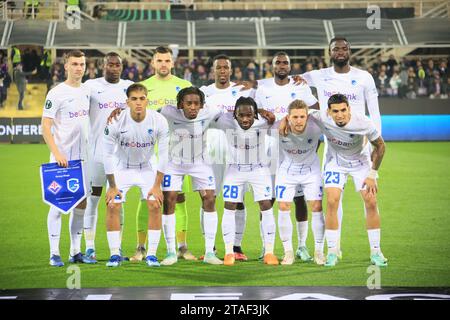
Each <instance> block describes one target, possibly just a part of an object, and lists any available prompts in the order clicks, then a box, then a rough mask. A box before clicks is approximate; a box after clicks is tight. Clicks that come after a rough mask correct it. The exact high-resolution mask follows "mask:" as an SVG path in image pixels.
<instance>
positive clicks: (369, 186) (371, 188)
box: [363, 178, 378, 197]
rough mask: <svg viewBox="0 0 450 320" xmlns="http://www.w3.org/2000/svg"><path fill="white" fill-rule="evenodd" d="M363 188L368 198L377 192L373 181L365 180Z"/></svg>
mask: <svg viewBox="0 0 450 320" xmlns="http://www.w3.org/2000/svg"><path fill="white" fill-rule="evenodd" d="M363 188H365V190H366V191H367V195H368V196H369V197H370V196H375V195H376V194H377V192H378V188H377V181H376V180H375V179H371V178H366V179H365V180H364V183H363Z"/></svg>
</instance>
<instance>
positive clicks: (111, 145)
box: [103, 108, 169, 174]
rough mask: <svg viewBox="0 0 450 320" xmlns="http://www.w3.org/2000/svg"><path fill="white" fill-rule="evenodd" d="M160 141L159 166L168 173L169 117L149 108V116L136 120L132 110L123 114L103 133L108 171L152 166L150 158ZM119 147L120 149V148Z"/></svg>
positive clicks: (106, 171)
mask: <svg viewBox="0 0 450 320" xmlns="http://www.w3.org/2000/svg"><path fill="white" fill-rule="evenodd" d="M156 143H158V157H159V161H158V167H157V168H155V169H156V170H158V171H160V172H162V173H164V172H165V169H166V165H167V150H168V143H169V127H168V124H167V121H166V119H165V118H164V117H163V116H162V115H160V114H159V113H158V112H156V111H153V110H149V109H147V111H146V115H145V119H144V120H142V121H141V122H136V121H135V120H133V118H132V117H131V109H130V108H127V109H125V110H124V111H123V112H121V113H120V115H119V117H118V119H117V120H113V123H112V124H110V125H108V126H106V128H105V130H104V133H103V162H104V165H105V173H106V174H112V173H114V170H115V169H116V163H115V162H116V161H117V160H116V159H118V163H117V170H121V169H142V168H147V167H151V164H150V158H151V157H152V156H153V155H154V153H155V151H154V148H155V144H156ZM116 149H117V151H116Z"/></svg>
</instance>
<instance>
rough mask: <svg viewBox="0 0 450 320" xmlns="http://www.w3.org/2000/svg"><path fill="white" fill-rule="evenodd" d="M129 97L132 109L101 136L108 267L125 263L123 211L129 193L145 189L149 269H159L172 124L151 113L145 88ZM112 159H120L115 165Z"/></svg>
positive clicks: (137, 86) (134, 90)
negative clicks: (153, 161) (122, 252)
mask: <svg viewBox="0 0 450 320" xmlns="http://www.w3.org/2000/svg"><path fill="white" fill-rule="evenodd" d="M127 97H128V98H127V105H128V107H129V108H127V109H126V110H124V111H123V112H122V113H121V114H120V116H119V117H118V119H117V120H115V121H113V122H112V124H110V125H108V126H107V127H106V128H105V131H104V136H103V148H104V150H103V160H104V165H105V173H106V177H107V179H108V185H109V186H108V190H107V192H106V204H107V209H106V228H107V237H108V244H109V249H110V251H111V258H110V259H109V261H108V262H107V263H106V265H107V266H108V267H117V266H119V265H120V263H121V261H122V259H121V257H120V247H121V235H120V210H121V206H122V202H125V196H126V194H127V192H128V190H129V189H130V188H131V187H133V186H137V187H139V188H140V190H141V199H147V206H148V211H149V219H148V251H147V258H146V261H147V265H148V266H150V267H158V266H159V262H158V259H157V258H156V250H157V249H158V244H159V239H160V237H161V206H162V204H163V194H162V191H161V183H162V180H163V177H164V172H165V167H166V163H167V152H168V151H167V149H168V140H169V130H168V124H167V121H166V119H165V118H164V117H163V116H162V115H160V114H159V113H158V112H156V111H153V110H147V104H148V99H147V89H146V88H145V87H144V86H143V85H141V84H132V85H131V86H129V87H128V89H127ZM156 143H157V144H158V148H159V162H158V168H157V170H156V168H152V165H151V162H150V158H151V157H152V155H153V154H154V148H155V144H156ZM115 150H116V151H115ZM115 152H116V154H115V155H114V153H115ZM114 159H118V163H117V164H116V162H115V161H114Z"/></svg>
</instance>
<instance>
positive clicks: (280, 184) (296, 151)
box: [274, 100, 325, 265]
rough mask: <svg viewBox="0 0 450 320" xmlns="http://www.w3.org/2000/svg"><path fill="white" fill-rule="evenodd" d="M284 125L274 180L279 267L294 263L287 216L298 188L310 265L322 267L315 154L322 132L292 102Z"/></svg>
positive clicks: (321, 223) (302, 106)
mask: <svg viewBox="0 0 450 320" xmlns="http://www.w3.org/2000/svg"><path fill="white" fill-rule="evenodd" d="M287 121H288V122H289V126H290V128H291V130H290V133H289V134H288V135H287V136H286V137H283V136H280V137H279V138H280V139H279V149H280V153H281V154H282V160H281V163H280V165H279V166H278V170H277V174H276V180H275V194H276V199H277V202H278V205H279V213H278V230H279V233H280V238H281V242H282V243H283V247H284V259H283V261H282V262H281V264H286V265H290V264H293V263H294V251H293V249H292V222H291V216H290V214H291V204H292V200H293V199H294V196H295V194H296V188H297V187H298V186H300V187H301V188H302V190H303V191H304V194H305V198H306V200H307V201H308V204H309V206H310V208H311V211H312V223H311V225H312V229H313V233H314V240H315V251H314V261H315V262H316V263H317V264H319V265H323V264H324V263H325V258H324V255H323V236H324V231H325V230H324V227H325V225H324V218H323V214H322V174H321V171H320V161H319V157H318V156H317V152H316V150H317V148H318V143H319V138H320V136H321V135H322V132H321V130H320V128H319V127H318V126H317V124H315V123H314V121H313V120H311V119H309V117H308V106H307V105H306V103H305V102H303V101H301V100H294V101H292V102H291V103H290V104H289V106H288V116H287ZM274 127H275V126H274Z"/></svg>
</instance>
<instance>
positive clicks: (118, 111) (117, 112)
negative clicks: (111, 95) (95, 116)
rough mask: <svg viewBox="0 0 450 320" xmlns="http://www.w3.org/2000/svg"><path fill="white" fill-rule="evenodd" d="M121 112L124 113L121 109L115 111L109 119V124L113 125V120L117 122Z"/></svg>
mask: <svg viewBox="0 0 450 320" xmlns="http://www.w3.org/2000/svg"><path fill="white" fill-rule="evenodd" d="M121 112H122V109H120V108H116V109H114V110H113V111H112V112H111V114H110V115H109V117H108V122H107V124H111V123H112V121H113V119H114V120H117V117H118V116H119V115H120V113H121Z"/></svg>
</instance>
